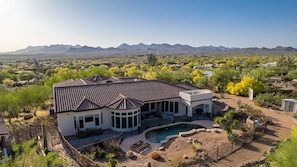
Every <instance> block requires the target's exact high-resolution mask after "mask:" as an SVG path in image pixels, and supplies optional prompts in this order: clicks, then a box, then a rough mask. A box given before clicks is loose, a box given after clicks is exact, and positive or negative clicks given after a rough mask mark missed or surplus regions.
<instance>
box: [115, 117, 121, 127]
mask: <svg viewBox="0 0 297 167" xmlns="http://www.w3.org/2000/svg"><path fill="white" fill-rule="evenodd" d="M116 127H117V128H120V127H121V120H120V117H116Z"/></svg>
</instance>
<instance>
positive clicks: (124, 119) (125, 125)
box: [122, 117, 127, 129]
mask: <svg viewBox="0 0 297 167" xmlns="http://www.w3.org/2000/svg"><path fill="white" fill-rule="evenodd" d="M122 128H125V129H126V128H127V118H126V117H123V118H122Z"/></svg>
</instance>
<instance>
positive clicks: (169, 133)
mask: <svg viewBox="0 0 297 167" xmlns="http://www.w3.org/2000/svg"><path fill="white" fill-rule="evenodd" d="M205 130H206V128H205V127H203V126H201V125H198V124H193V123H190V122H178V123H174V124H169V125H163V126H158V127H153V128H150V129H147V130H146V131H145V132H144V133H145V138H146V140H148V141H149V142H151V143H160V144H163V143H166V142H167V141H168V140H170V139H172V138H175V137H179V136H183V135H190V134H193V133H195V132H198V131H205Z"/></svg>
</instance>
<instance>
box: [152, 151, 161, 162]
mask: <svg viewBox="0 0 297 167" xmlns="http://www.w3.org/2000/svg"><path fill="white" fill-rule="evenodd" d="M151 158H152V159H153V160H158V159H160V158H161V155H160V154H159V153H158V152H156V151H155V152H152V153H151Z"/></svg>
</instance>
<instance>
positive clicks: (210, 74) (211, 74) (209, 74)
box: [203, 70, 214, 78]
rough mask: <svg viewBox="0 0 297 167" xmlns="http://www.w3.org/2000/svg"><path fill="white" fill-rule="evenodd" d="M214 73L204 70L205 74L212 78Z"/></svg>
mask: <svg viewBox="0 0 297 167" xmlns="http://www.w3.org/2000/svg"><path fill="white" fill-rule="evenodd" d="M213 73H214V72H213V71H208V70H206V71H204V72H203V75H204V76H206V77H208V78H210V77H212V76H213Z"/></svg>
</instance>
